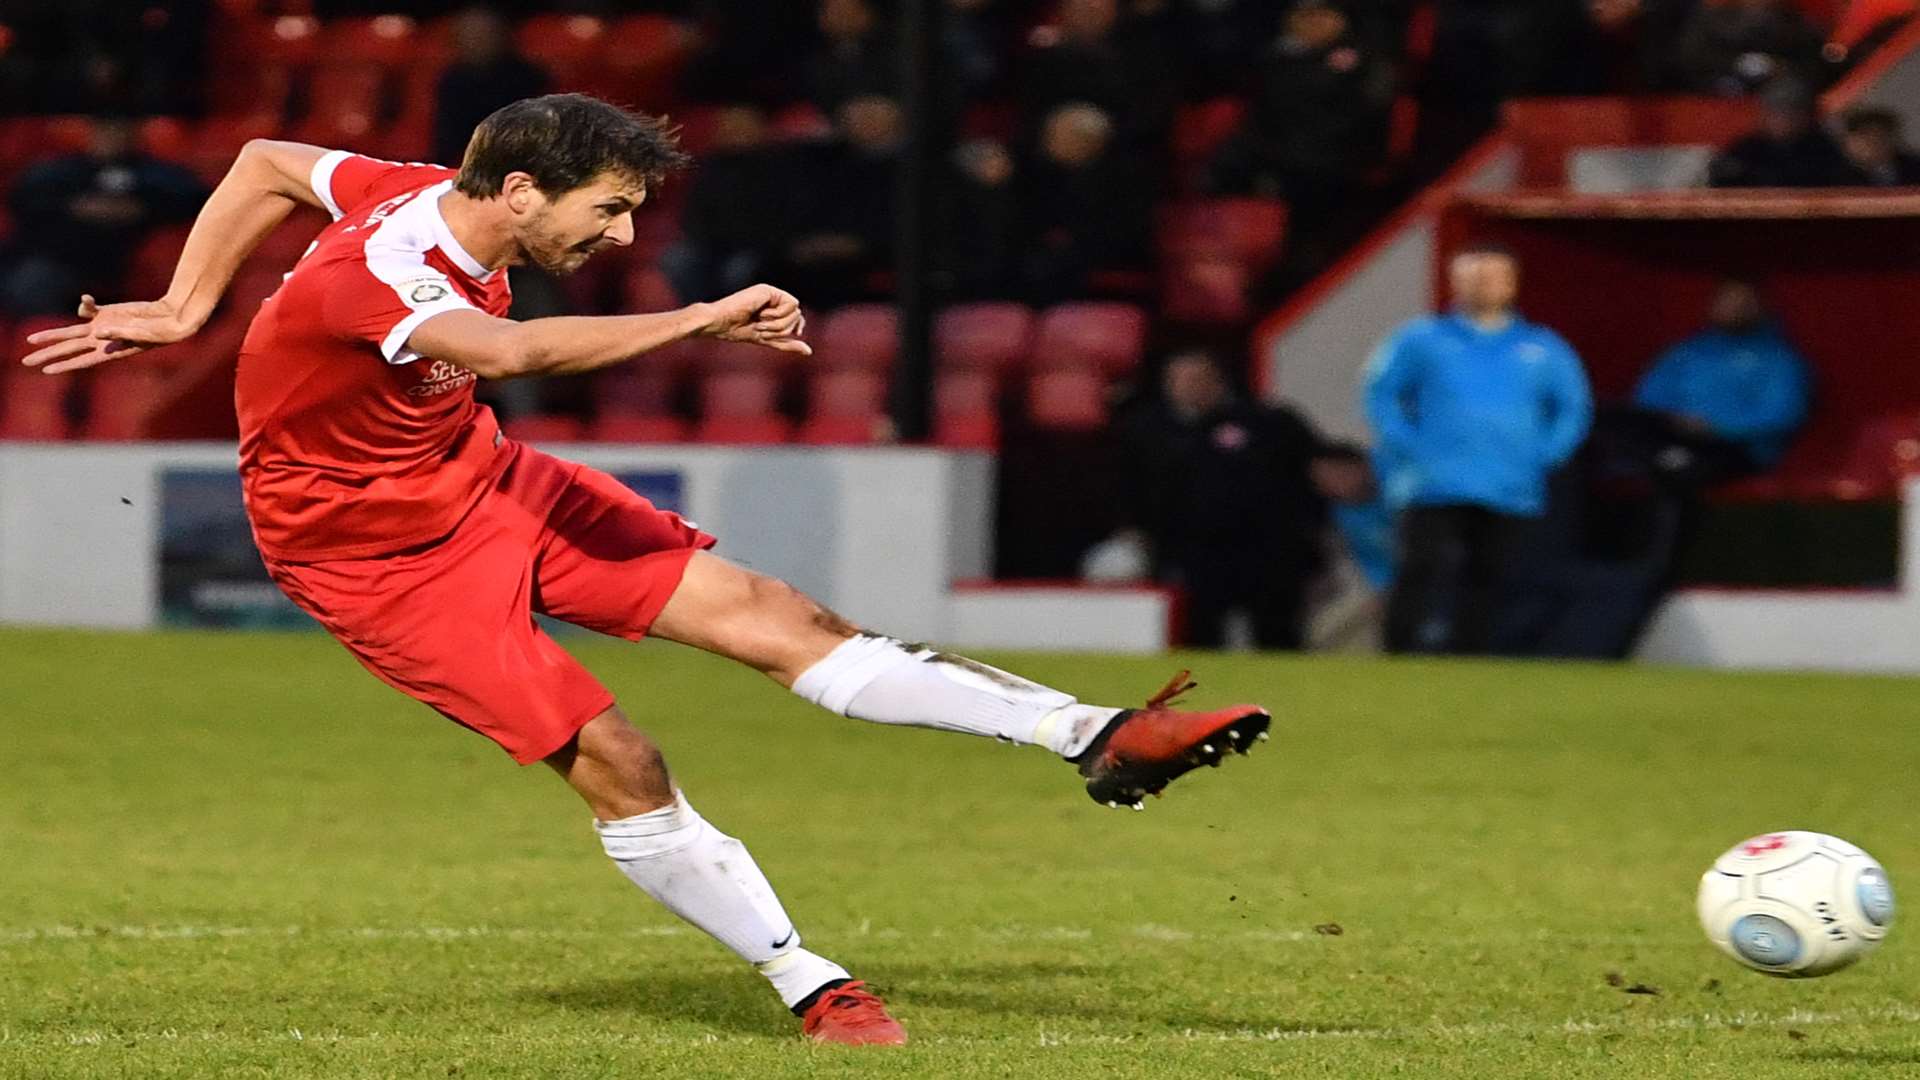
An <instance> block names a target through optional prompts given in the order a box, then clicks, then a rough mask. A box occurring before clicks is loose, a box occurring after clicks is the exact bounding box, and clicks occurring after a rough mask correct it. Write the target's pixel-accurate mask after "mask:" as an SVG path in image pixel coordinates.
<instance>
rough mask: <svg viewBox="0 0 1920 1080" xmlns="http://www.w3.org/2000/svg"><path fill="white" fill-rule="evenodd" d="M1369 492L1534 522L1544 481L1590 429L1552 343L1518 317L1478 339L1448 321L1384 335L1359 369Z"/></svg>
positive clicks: (1575, 366) (1458, 322) (1561, 347)
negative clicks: (1376, 481)
mask: <svg viewBox="0 0 1920 1080" xmlns="http://www.w3.org/2000/svg"><path fill="white" fill-rule="evenodd" d="M1366 382H1367V385H1366V413H1367V419H1368V421H1369V422H1370V423H1371V424H1372V426H1373V433H1374V438H1375V444H1374V469H1375V471H1377V472H1378V473H1379V474H1380V485H1381V493H1382V495H1383V496H1384V497H1385V499H1386V502H1387V505H1389V506H1390V507H1392V508H1393V509H1394V510H1396V511H1398V510H1400V509H1403V508H1405V507H1408V506H1446V505H1461V504H1466V505H1472V506H1483V507H1486V508H1487V509H1489V510H1495V511H1498V512H1500V513H1503V514H1514V515H1518V516H1525V517H1537V516H1539V515H1540V514H1541V513H1542V512H1543V511H1544V510H1545V508H1546V501H1547V483H1546V481H1547V474H1548V473H1550V472H1552V471H1553V469H1554V468H1555V467H1557V466H1558V465H1559V464H1560V463H1561V462H1564V461H1565V460H1567V458H1568V457H1570V456H1572V454H1573V452H1574V450H1575V449H1577V448H1578V447H1579V445H1580V442H1581V440H1582V439H1585V438H1586V435H1587V428H1588V427H1589V426H1590V425H1591V424H1592V422H1593V395H1592V392H1591V391H1590V390H1589V389H1588V387H1587V375H1586V372H1585V371H1584V370H1582V369H1581V367H1580V358H1579V357H1578V356H1576V355H1575V354H1574V351H1573V348H1572V346H1570V345H1568V344H1567V343H1566V341H1565V340H1563V339H1562V338H1561V337H1560V335H1558V334H1556V333H1554V332H1553V331H1551V330H1548V329H1547V328H1546V327H1544V326H1535V325H1534V324H1532V323H1529V322H1526V321H1525V320H1522V319H1520V318H1518V317H1515V318H1514V319H1513V321H1512V322H1510V323H1508V324H1507V326H1506V327H1505V328H1504V329H1502V330H1497V331H1493V332H1488V331H1485V330H1482V329H1480V328H1479V327H1477V326H1475V325H1474V324H1473V323H1472V322H1471V321H1469V320H1468V319H1467V318H1465V317H1464V316H1461V315H1459V314H1447V315H1430V316H1427V317H1426V318H1422V319H1415V320H1414V321H1413V322H1410V323H1408V324H1407V325H1405V326H1403V327H1401V328H1400V329H1399V330H1397V331H1395V332H1394V334H1393V335H1392V336H1391V337H1389V338H1388V339H1387V340H1386V341H1385V342H1384V343H1383V344H1382V345H1381V346H1380V350H1379V352H1377V353H1376V354H1375V355H1374V358H1373V361H1372V363H1371V364H1370V365H1369V367H1368V371H1367V381H1366Z"/></svg>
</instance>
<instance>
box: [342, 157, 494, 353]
mask: <svg viewBox="0 0 1920 1080" xmlns="http://www.w3.org/2000/svg"><path fill="white" fill-rule="evenodd" d="M316 171H318V170H317V169H316ZM451 190H453V181H451V180H443V181H441V182H440V183H438V184H435V185H433V186H432V187H429V188H426V189H424V190H422V191H421V192H420V193H419V194H417V195H415V196H414V197H413V198H412V199H409V200H408V201H407V202H406V203H405V204H404V205H402V206H401V207H400V208H399V209H397V210H395V211H394V212H393V213H391V214H388V215H387V216H386V217H385V218H383V219H381V220H380V221H378V222H376V223H375V224H374V226H373V229H372V231H371V232H370V233H369V235H368V236H367V239H366V246H365V253H366V260H367V270H368V272H370V273H371V274H373V276H374V277H376V278H379V279H380V280H381V281H383V282H386V284H387V285H388V287H390V288H392V289H393V292H394V295H395V296H397V297H399V298H400V302H401V303H402V304H405V305H406V306H407V308H408V309H409V311H410V312H411V313H410V314H409V315H407V316H406V317H405V318H403V319H401V320H400V321H399V322H398V323H395V324H394V327H393V329H392V330H391V331H389V332H388V333H387V336H386V338H385V339H384V340H382V341H381V342H380V353H381V355H383V356H385V357H386V358H387V363H389V364H411V363H413V362H414V361H415V360H418V359H420V354H419V353H417V352H414V351H413V350H412V349H409V348H407V347H406V344H407V338H408V337H409V336H411V335H412V334H413V332H414V330H416V329H418V328H419V326H420V324H421V323H423V322H426V321H427V320H428V319H430V318H432V317H433V316H435V315H439V314H441V313H442V312H447V311H476V310H478V309H477V308H475V307H474V306H473V304H472V303H470V302H469V301H468V300H467V298H466V297H464V296H461V295H460V293H459V291H458V290H456V289H455V288H454V287H453V282H452V281H451V280H449V279H448V277H447V275H445V274H443V273H441V272H440V271H439V270H436V269H434V268H433V266H431V265H430V264H429V263H428V262H427V252H429V251H432V250H433V249H434V248H436V247H438V248H440V249H441V250H442V251H443V252H444V253H445V254H446V255H447V257H448V258H450V259H452V260H453V261H454V262H455V264H456V265H458V266H460V268H461V269H463V270H467V271H469V272H472V271H473V270H474V269H476V268H477V269H478V271H479V272H480V273H481V274H486V273H487V271H486V268H485V267H483V266H480V264H479V263H478V261H476V260H475V259H474V258H473V256H472V255H469V254H468V253H467V252H466V250H465V249H464V248H462V247H460V245H459V244H458V243H457V242H455V241H454V240H453V236H452V233H451V232H449V231H448V230H447V227H446V222H445V221H444V220H442V219H441V217H440V197H441V196H442V195H445V194H446V193H447V192H449V191H451ZM488 276H490V275H488Z"/></svg>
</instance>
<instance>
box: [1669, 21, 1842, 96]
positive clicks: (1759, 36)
mask: <svg viewBox="0 0 1920 1080" xmlns="http://www.w3.org/2000/svg"><path fill="white" fill-rule="evenodd" d="M1823 44H1824V42H1823V41H1822V40H1821V33H1820V31H1819V29H1818V28H1816V27H1815V26H1814V25H1813V24H1812V23H1811V22H1808V21H1807V17H1806V16H1805V15H1803V14H1801V13H1800V11H1799V9H1797V8H1796V7H1795V6H1794V5H1793V3H1792V2H1791V0H1724V2H1722V3H1703V4H1701V5H1700V6H1699V7H1697V8H1695V9H1694V11H1693V14H1692V16H1690V17H1689V18H1688V20H1687V23H1686V25H1685V27H1684V28H1683V29H1682V30H1681V31H1680V42H1679V46H1678V48H1677V49H1676V53H1675V55H1676V65H1677V68H1678V72H1679V75H1680V80H1681V83H1682V87H1681V88H1682V89H1686V90H1691V91H1693V92H1694V93H1699V94H1721V95H1725V96H1729V97H1737V96H1740V95H1743V94H1749V93H1752V92H1753V91H1754V90H1756V89H1759V88H1760V87H1762V86H1765V85H1766V84H1768V83H1770V82H1774V81H1777V80H1779V79H1783V78H1787V79H1793V80H1795V81H1799V82H1809V83H1812V82H1819V81H1821V75H1822V71H1821V68H1822V63H1821V54H1820V50H1821V46H1822V45H1823Z"/></svg>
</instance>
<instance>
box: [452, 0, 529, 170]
mask: <svg viewBox="0 0 1920 1080" xmlns="http://www.w3.org/2000/svg"><path fill="white" fill-rule="evenodd" d="M550 82H551V80H550V79H549V78H548V76H547V73H546V71H545V70H544V69H543V68H541V67H540V65H538V64H536V63H534V62H533V61H531V60H528V59H527V58H526V57H524V56H521V55H520V54H519V53H518V52H516V51H515V50H514V46H513V34H512V32H511V30H510V28H509V27H508V26H507V21H506V19H505V18H503V17H502V16H501V15H500V13H499V12H498V11H496V10H495V9H493V8H490V7H470V8H467V9H466V10H464V11H462V12H460V14H458V15H456V16H454V19H453V62H452V63H451V64H448V65H447V69H446V71H444V72H442V73H441V75H440V82H439V84H438V86H437V87H436V88H435V90H434V100H433V160H435V161H437V162H439V163H440V164H442V165H454V166H457V165H459V164H460V159H461V157H462V156H463V155H465V154H466V152H467V138H468V137H469V136H471V135H472V134H473V129H474V128H476V127H478V126H479V125H480V121H482V120H485V119H486V118H487V117H488V116H491V115H492V114H493V112H494V110H496V109H498V108H500V107H502V106H504V105H508V104H511V103H513V102H515V101H519V100H520V99H521V98H530V97H538V96H540V95H541V94H544V93H546V92H547V89H548V86H549V84H550Z"/></svg>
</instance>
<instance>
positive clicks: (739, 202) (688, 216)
mask: <svg viewBox="0 0 1920 1080" xmlns="http://www.w3.org/2000/svg"><path fill="white" fill-rule="evenodd" d="M782 164H783V159H782V156H781V154H780V153H779V152H778V150H777V149H776V148H775V147H774V146H773V145H772V143H771V142H770V140H769V139H768V136H767V118H766V116H765V114H764V113H762V112H761V111H760V110H759V109H757V108H755V107H753V106H751V105H732V106H728V107H726V108H723V109H722V110H720V114H719V118H718V121H717V122H716V123H715V125H714V132H713V141H712V142H711V144H710V145H709V146H708V149H707V152H706V153H705V154H702V155H701V157H700V160H699V162H698V163H697V165H696V166H695V172H694V174H693V178H692V180H691V182H690V183H689V184H688V186H687V202H686V206H685V208H684V209H683V210H682V211H681V214H680V230H681V233H682V239H681V241H680V243H678V244H676V245H675V246H674V247H672V248H670V249H669V250H668V251H667V253H666V254H665V255H664V256H662V258H661V260H660V268H661V270H662V271H664V272H665V273H666V275H667V277H668V279H669V280H671V281H672V282H673V286H674V290H675V291H676V292H678V293H679V294H680V295H681V296H724V295H726V294H728V293H731V292H735V291H737V290H739V289H744V288H746V287H747V286H749V285H751V284H753V283H754V282H756V281H759V280H760V279H762V278H764V277H766V276H768V274H767V263H768V260H769V258H770V257H771V255H772V251H773V249H774V247H775V246H777V245H778V243H779V241H780V236H781V234H782V232H783V231H784V229H785V225H786V223H785V220H784V218H785V215H784V214H783V213H782V210H783V209H784V206H783V199H784V197H785V196H784V194H783V188H784V184H783V180H784V179H785V177H784V174H783V170H782Z"/></svg>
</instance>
